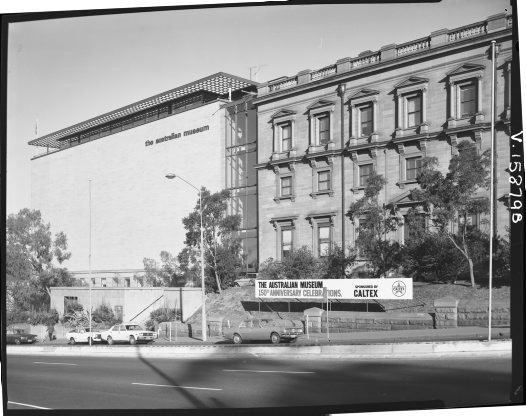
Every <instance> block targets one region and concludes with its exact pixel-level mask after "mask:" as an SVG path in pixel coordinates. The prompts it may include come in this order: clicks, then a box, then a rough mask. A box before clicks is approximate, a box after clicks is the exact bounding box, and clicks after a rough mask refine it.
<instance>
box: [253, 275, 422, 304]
mask: <svg viewBox="0 0 526 416" xmlns="http://www.w3.org/2000/svg"><path fill="white" fill-rule="evenodd" d="M255 289H256V298H265V299H272V298H281V299H316V300H319V299H323V298H325V297H326V298H328V299H413V279H409V278H394V279H393V278H386V279H301V280H256V286H255Z"/></svg>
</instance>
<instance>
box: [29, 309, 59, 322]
mask: <svg viewBox="0 0 526 416" xmlns="http://www.w3.org/2000/svg"><path fill="white" fill-rule="evenodd" d="M58 321H59V319H58V312H57V311H56V310H55V309H51V310H50V311H49V312H37V313H36V314H34V315H33V316H32V318H31V322H30V323H31V325H46V326H47V325H55V324H56V323H58Z"/></svg>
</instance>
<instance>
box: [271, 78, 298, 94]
mask: <svg viewBox="0 0 526 416" xmlns="http://www.w3.org/2000/svg"><path fill="white" fill-rule="evenodd" d="M294 85H298V77H291V78H287V79H285V80H283V81H280V82H278V83H276V84H272V85H270V91H279V90H283V89H285V88H289V87H293V86H294Z"/></svg>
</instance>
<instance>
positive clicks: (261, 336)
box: [223, 319, 303, 344]
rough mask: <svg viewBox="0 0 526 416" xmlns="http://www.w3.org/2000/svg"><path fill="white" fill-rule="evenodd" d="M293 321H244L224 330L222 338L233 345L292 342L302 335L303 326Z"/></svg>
mask: <svg viewBox="0 0 526 416" xmlns="http://www.w3.org/2000/svg"><path fill="white" fill-rule="evenodd" d="M300 325H301V324H297V323H294V322H293V321H282V322H281V321H276V320H273V319H246V320H244V321H242V322H241V323H240V324H239V325H236V326H234V327H232V328H224V330H223V336H224V337H225V338H226V339H229V340H232V341H233V342H234V344H241V343H242V342H243V341H246V340H252V341H270V342H272V343H273V344H279V343H280V341H281V340H293V339H296V338H297V337H299V336H300V335H302V334H303V326H302V325H301V326H300Z"/></svg>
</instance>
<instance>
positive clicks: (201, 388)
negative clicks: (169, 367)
mask: <svg viewBox="0 0 526 416" xmlns="http://www.w3.org/2000/svg"><path fill="white" fill-rule="evenodd" d="M131 384H135V385H136V386H155V387H172V388H174V389H193V390H223V389H214V388H212V387H190V386H172V385H171V384H148V383H131Z"/></svg>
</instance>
